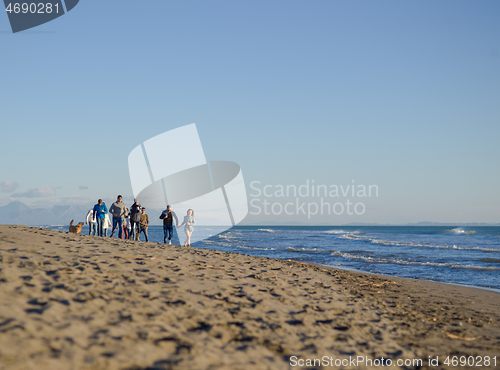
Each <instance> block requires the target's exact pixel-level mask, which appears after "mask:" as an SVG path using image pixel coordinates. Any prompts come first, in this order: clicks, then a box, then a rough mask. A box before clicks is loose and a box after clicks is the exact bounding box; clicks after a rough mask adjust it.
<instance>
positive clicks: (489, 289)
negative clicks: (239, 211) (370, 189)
mask: <svg viewBox="0 0 500 370" xmlns="http://www.w3.org/2000/svg"><path fill="white" fill-rule="evenodd" d="M235 253H238V252H235ZM277 259H279V258H277ZM294 262H297V261H294ZM300 263H307V264H310V265H315V266H321V267H327V268H332V269H339V270H346V271H350V272H359V273H361V274H370V275H375V276H380V277H386V278H398V279H405V280H414V281H424V282H429V283H437V284H446V285H456V286H459V287H463V288H471V289H480V290H487V291H490V292H493V293H498V294H500V289H496V288H489V287H484V286H478V285H467V284H459V283H447V282H444V281H435V280H424V279H413V278H407V277H401V276H394V275H385V274H380V273H375V272H370V271H361V270H356V269H354V268H350V267H344V266H329V265H320V264H316V263H312V262H300Z"/></svg>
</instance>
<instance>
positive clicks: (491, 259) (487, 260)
mask: <svg viewBox="0 0 500 370" xmlns="http://www.w3.org/2000/svg"><path fill="white" fill-rule="evenodd" d="M479 261H481V262H488V263H500V259H498V258H481V259H480V260H479Z"/></svg>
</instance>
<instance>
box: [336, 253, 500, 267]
mask: <svg viewBox="0 0 500 370" xmlns="http://www.w3.org/2000/svg"><path fill="white" fill-rule="evenodd" d="M331 255H332V256H338V257H343V258H346V259H351V260H363V261H366V262H368V263H392V264H394V263H395V264H398V265H413V266H432V267H448V268H452V269H466V270H489V271H496V270H500V268H499V267H487V266H476V265H462V264H460V263H449V262H448V263H439V262H429V261H427V262H419V261H408V260H403V259H400V258H384V257H369V256H360V255H353V254H350V253H345V252H340V251H336V252H333V253H332V254H331Z"/></svg>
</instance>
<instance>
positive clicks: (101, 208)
mask: <svg viewBox="0 0 500 370" xmlns="http://www.w3.org/2000/svg"><path fill="white" fill-rule="evenodd" d="M107 213H108V208H107V207H106V204H104V203H103V202H102V199H99V200H98V201H97V204H96V205H95V206H94V218H95V219H96V220H97V235H98V236H104V222H105V221H106V214H107Z"/></svg>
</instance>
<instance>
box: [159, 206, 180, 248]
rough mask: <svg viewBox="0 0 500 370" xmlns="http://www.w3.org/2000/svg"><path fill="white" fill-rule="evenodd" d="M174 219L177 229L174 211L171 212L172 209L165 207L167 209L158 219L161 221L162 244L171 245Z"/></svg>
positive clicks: (177, 222)
mask: <svg viewBox="0 0 500 370" xmlns="http://www.w3.org/2000/svg"><path fill="white" fill-rule="evenodd" d="M174 218H175V225H176V226H177V227H179V220H178V219H177V215H176V214H175V212H174V211H172V207H170V206H167V209H166V210H164V211H163V212H162V213H161V215H160V219H161V220H163V243H165V244H166V243H167V239H168V244H172V236H173V235H174V227H173V226H172V223H173V219H174Z"/></svg>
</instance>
